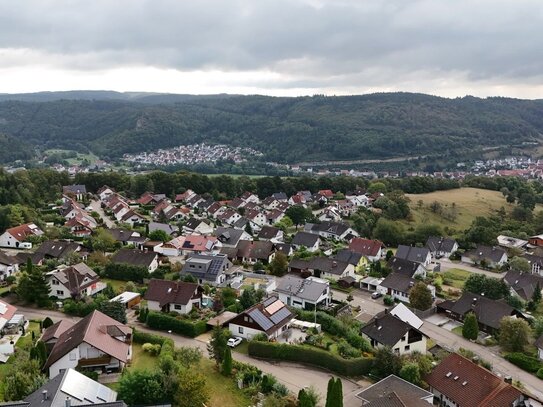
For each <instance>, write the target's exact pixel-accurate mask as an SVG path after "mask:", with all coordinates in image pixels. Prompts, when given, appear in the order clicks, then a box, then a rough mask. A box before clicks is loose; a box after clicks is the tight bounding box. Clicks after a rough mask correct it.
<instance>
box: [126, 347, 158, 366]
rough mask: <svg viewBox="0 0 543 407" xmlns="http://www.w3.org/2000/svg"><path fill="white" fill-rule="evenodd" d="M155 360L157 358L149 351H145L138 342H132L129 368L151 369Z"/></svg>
mask: <svg viewBox="0 0 543 407" xmlns="http://www.w3.org/2000/svg"><path fill="white" fill-rule="evenodd" d="M157 362H158V358H157V357H156V356H151V355H150V354H149V352H145V351H144V350H143V349H142V345H141V344H140V343H133V344H132V364H131V365H130V370H137V369H140V370H151V369H154V368H155V367H156V364H157Z"/></svg>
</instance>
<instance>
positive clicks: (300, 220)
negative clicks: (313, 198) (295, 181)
mask: <svg viewBox="0 0 543 407" xmlns="http://www.w3.org/2000/svg"><path fill="white" fill-rule="evenodd" d="M285 215H287V216H288V217H289V218H290V219H291V220H292V222H293V223H294V225H295V226H296V228H298V226H299V225H304V224H305V223H306V222H307V221H308V220H310V219H311V218H312V217H313V213H312V212H311V209H308V208H304V207H303V206H301V205H293V206H290V207H289V208H288V209H287V210H286V211H285Z"/></svg>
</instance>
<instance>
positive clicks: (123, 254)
mask: <svg viewBox="0 0 543 407" xmlns="http://www.w3.org/2000/svg"><path fill="white" fill-rule="evenodd" d="M111 262H112V263H116V264H128V265H130V266H136V267H144V268H146V269H147V271H149V273H152V272H153V271H155V270H156V269H157V268H158V254H157V253H155V252H149V251H147V252H144V251H142V250H136V249H121V250H119V251H118V252H117V253H115V254H114V255H113V257H112V258H111Z"/></svg>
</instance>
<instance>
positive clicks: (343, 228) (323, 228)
mask: <svg viewBox="0 0 543 407" xmlns="http://www.w3.org/2000/svg"><path fill="white" fill-rule="evenodd" d="M304 231H306V232H309V233H314V234H318V235H319V236H320V237H322V238H325V239H334V240H346V241H350V240H351V239H352V238H353V237H357V236H358V233H357V232H355V231H354V230H353V229H352V228H351V227H350V226H348V225H346V224H344V223H337V222H322V223H306V224H305V227H304Z"/></svg>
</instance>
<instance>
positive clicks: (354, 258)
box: [334, 249, 364, 266]
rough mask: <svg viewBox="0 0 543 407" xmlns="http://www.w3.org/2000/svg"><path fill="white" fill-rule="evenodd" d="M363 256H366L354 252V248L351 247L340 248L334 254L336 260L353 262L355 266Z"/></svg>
mask: <svg viewBox="0 0 543 407" xmlns="http://www.w3.org/2000/svg"><path fill="white" fill-rule="evenodd" d="M362 257H364V256H362V254H360V253H357V252H353V251H352V250H349V249H343V250H340V251H339V252H337V254H336V255H335V256H334V258H335V259H336V260H339V261H344V262H345V263H349V264H352V265H353V266H357V265H358V263H359V262H360V259H361V258H362Z"/></svg>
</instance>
